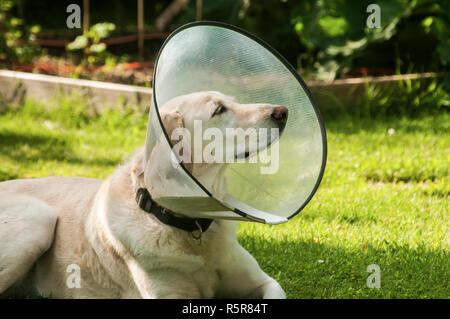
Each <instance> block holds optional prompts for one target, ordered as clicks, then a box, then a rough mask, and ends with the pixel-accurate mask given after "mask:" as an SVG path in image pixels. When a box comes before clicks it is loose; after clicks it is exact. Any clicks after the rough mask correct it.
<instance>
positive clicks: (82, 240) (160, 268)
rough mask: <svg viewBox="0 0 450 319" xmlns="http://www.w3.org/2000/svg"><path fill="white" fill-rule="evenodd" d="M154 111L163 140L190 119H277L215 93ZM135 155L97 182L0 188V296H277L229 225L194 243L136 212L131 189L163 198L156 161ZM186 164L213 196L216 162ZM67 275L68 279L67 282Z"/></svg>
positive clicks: (278, 112) (218, 181)
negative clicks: (162, 128) (163, 132)
mask: <svg viewBox="0 0 450 319" xmlns="http://www.w3.org/2000/svg"><path fill="white" fill-rule="evenodd" d="M163 110H164V113H162V114H161V117H162V120H163V123H164V125H165V127H166V129H167V131H169V133H170V131H172V130H173V129H175V128H178V127H185V128H187V129H189V130H191V129H192V123H193V121H194V119H201V120H203V121H204V122H205V123H206V125H209V126H217V127H220V128H225V127H243V128H246V127H251V126H252V127H267V126H270V127H280V128H281V129H282V128H283V127H284V125H285V122H286V118H287V109H286V108H284V107H280V106H274V105H269V104H246V105H242V104H238V103H237V102H236V101H234V100H233V99H232V98H230V97H227V96H225V95H223V94H221V93H218V92H199V93H194V94H189V95H185V96H181V97H177V98H175V99H173V100H172V101H170V102H168V104H167V106H165V107H164V108H163ZM269 142H270V141H268V143H269ZM247 152H248V150H247ZM247 155H248V154H247ZM143 158H144V150H143V149H140V150H138V151H137V152H136V154H135V155H134V156H133V157H132V158H131V160H129V161H128V162H127V163H126V164H124V165H122V166H120V167H119V168H118V169H117V170H116V171H115V172H114V173H113V174H112V175H111V176H110V177H109V178H108V179H107V180H99V179H91V178H81V177H48V178H39V179H28V180H11V181H6V182H2V183H0V296H2V297H11V296H14V297H33V296H44V297H52V298H223V297H229V298H285V293H284V291H283V289H282V288H281V287H280V285H279V284H278V283H277V281H275V280H274V279H273V278H271V277H270V276H268V275H267V274H266V273H264V272H263V271H262V270H261V269H260V267H259V266H258V263H257V262H256V260H255V259H254V258H253V257H252V256H251V255H250V254H249V253H248V252H247V251H246V250H245V249H244V248H243V247H242V246H240V245H239V243H238V241H237V239H236V234H235V228H236V225H235V224H236V222H234V221H229V220H218V219H217V220H214V221H213V222H212V224H211V226H210V227H209V229H208V230H207V231H205V232H204V233H203V234H202V238H201V242H200V243H199V241H198V240H196V239H195V238H193V236H192V235H191V233H189V232H186V231H184V230H181V229H178V228H176V227H172V226H169V225H166V224H164V223H162V222H160V221H159V220H158V219H157V218H156V217H155V216H154V215H152V214H149V213H147V212H145V211H143V210H142V209H140V208H139V206H138V204H137V202H136V200H135V197H136V190H137V189H138V188H142V187H144V188H147V189H149V190H152V192H151V193H152V194H154V193H158V192H159V193H164V189H161V188H159V185H158V183H159V182H160V181H159V180H158V178H162V177H161V169H162V168H163V166H164V165H165V163H158V159H159V155H158V148H157V147H155V148H154V151H153V152H152V154H151V155H150V157H149V160H148V161H147V164H144V161H143ZM186 166H187V167H188V169H189V170H191V172H192V173H193V174H194V175H195V176H198V178H199V179H200V180H201V182H202V183H203V184H204V185H205V186H206V187H207V188H209V189H213V191H214V193H215V195H216V196H218V197H221V196H223V192H224V189H225V185H224V178H223V172H224V167H225V164H219V163H216V164H205V163H190V164H188V163H186ZM155 168H156V169H155ZM77 271H78V274H79V279H80V280H79V281H78V282H77V281H76V280H75V281H73V277H71V276H73V274H76V273H77ZM71 280H72V281H71Z"/></svg>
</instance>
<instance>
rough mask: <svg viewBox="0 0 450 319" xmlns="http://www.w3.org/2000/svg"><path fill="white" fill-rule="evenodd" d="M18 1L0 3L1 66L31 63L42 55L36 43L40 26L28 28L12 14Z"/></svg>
mask: <svg viewBox="0 0 450 319" xmlns="http://www.w3.org/2000/svg"><path fill="white" fill-rule="evenodd" d="M15 5H16V1H11V0H2V1H0V34H2V36H0V65H2V64H7V63H11V62H17V63H31V62H32V60H33V58H34V57H35V56H36V55H38V54H40V53H41V48H40V47H39V45H37V44H36V43H35V39H36V34H37V33H38V32H39V31H40V27H39V26H38V25H33V26H31V27H26V26H25V25H24V23H23V20H22V19H19V18H17V17H14V16H13V15H12V13H11V10H12V8H13V7H14V6H15Z"/></svg>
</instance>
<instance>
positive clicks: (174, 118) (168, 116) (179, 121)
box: [161, 111, 192, 171]
mask: <svg viewBox="0 0 450 319" xmlns="http://www.w3.org/2000/svg"><path fill="white" fill-rule="evenodd" d="M161 120H162V122H163V125H164V128H165V130H166V133H167V135H168V136H169V138H170V142H171V143H172V146H174V145H176V144H177V143H179V142H180V141H181V140H182V139H183V138H184V137H179V136H178V135H177V134H172V133H173V131H174V130H175V129H177V128H185V126H184V117H183V115H182V114H181V113H180V112H178V111H175V112H171V113H164V114H161ZM174 135H175V136H174ZM185 142H186V141H185ZM188 145H189V147H184V148H182V150H181V152H182V153H181V154H180V155H182V157H183V158H186V157H187V158H189V161H183V164H184V167H186V168H187V169H188V170H189V171H191V170H192V158H191V154H190V153H191V150H190V143H188ZM183 152H189V154H183ZM186 155H187V156H186Z"/></svg>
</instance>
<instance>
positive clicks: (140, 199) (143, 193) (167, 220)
mask: <svg viewBox="0 0 450 319" xmlns="http://www.w3.org/2000/svg"><path fill="white" fill-rule="evenodd" d="M136 202H137V204H138V206H139V208H141V209H142V210H144V211H146V212H147V213H150V214H153V215H155V216H156V218H158V219H159V221H160V222H162V223H164V224H166V225H169V226H173V227H176V228H179V229H182V230H185V231H187V232H190V233H192V236H193V237H194V238H195V239H200V237H201V234H202V233H203V232H205V231H206V230H208V228H209V226H210V225H211V223H212V222H213V219H206V218H197V219H194V218H187V217H177V216H175V215H174V213H173V212H171V211H169V210H167V209H165V208H164V207H161V206H160V205H158V203H156V202H155V201H154V200H153V199H152V197H151V196H150V193H149V192H148V190H147V189H146V188H139V189H138V190H137V192H136Z"/></svg>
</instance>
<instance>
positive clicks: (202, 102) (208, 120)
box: [161, 91, 288, 157]
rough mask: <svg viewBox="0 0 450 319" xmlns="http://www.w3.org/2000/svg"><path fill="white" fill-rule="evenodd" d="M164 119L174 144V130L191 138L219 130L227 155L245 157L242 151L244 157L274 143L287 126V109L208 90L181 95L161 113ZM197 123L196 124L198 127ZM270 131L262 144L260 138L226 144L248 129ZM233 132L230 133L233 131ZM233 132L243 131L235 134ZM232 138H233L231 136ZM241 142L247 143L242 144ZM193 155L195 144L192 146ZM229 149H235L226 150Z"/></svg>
mask: <svg viewBox="0 0 450 319" xmlns="http://www.w3.org/2000/svg"><path fill="white" fill-rule="evenodd" d="M161 116H162V120H163V124H164V127H165V129H166V132H167V133H168V135H169V137H170V138H171V140H172V144H174V142H175V143H176V142H177V136H172V135H173V134H172V133H173V132H174V129H175V128H178V127H180V126H182V127H183V128H185V129H187V130H188V131H189V133H190V135H191V137H194V134H196V133H197V134H203V133H205V132H207V131H208V129H214V130H219V131H220V132H221V134H218V135H221V136H223V141H222V142H223V143H222V144H223V146H224V154H225V153H227V151H230V152H228V153H232V154H233V153H234V154H235V156H242V155H244V154H239V152H242V151H244V153H245V157H246V156H249V155H251V154H253V153H256V152H258V151H260V150H262V149H264V148H266V147H267V146H269V145H270V144H271V143H272V142H273V141H275V140H276V139H277V138H278V136H279V134H281V132H282V131H283V129H284V127H285V126H286V122H287V117H288V109H287V108H286V107H284V106H278V105H272V104H267V103H255V104H240V103H238V102H237V101H235V100H234V98H232V97H230V96H227V95H224V94H222V93H220V92H215V91H208V92H197V93H192V94H187V95H183V96H179V97H177V98H174V99H172V100H171V101H169V102H168V103H166V104H165V105H164V107H163V108H162V112H161ZM199 121H201V132H200V133H199V132H195V130H198V128H199V126H198V123H199ZM196 122H197V125H196ZM261 128H266V129H268V130H267V132H268V134H267V136H264V137H265V139H266V140H265V141H261V138H262V137H261V136H258V138H257V139H251V138H249V136H246V139H241V140H240V139H237V140H236V141H235V142H234V143H227V138H228V139H230V138H231V139H233V138H234V136H235V135H236V132H242V133H244V132H246V131H247V130H248V129H255V130H256V131H258V129H261ZM273 128H277V129H278V132H279V134H271V132H272V131H273V130H270V129H273ZM230 129H231V130H230ZM233 129H241V130H240V131H236V130H234V131H233ZM230 135H233V136H230ZM216 136H217V135H216ZM202 143H203V144H202V147H205V146H206V144H208V143H209V140H208V139H202ZM239 143H245V145H240V144H239ZM191 146H192V152H193V151H194V149H193V148H194V143H191ZM226 148H232V150H227V149H226Z"/></svg>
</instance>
